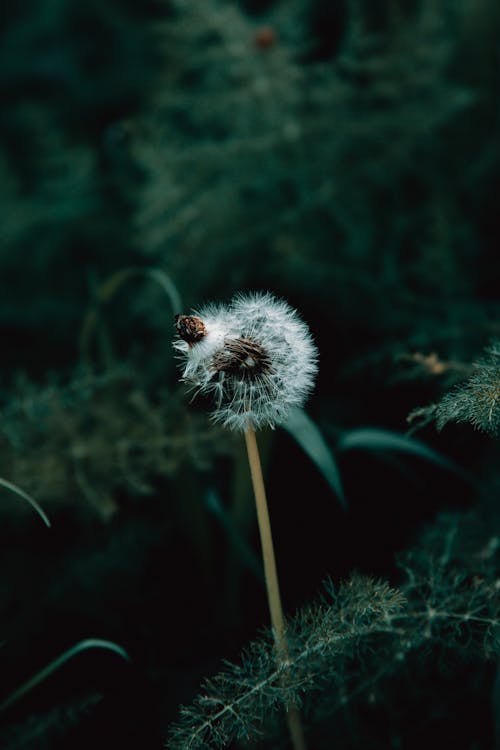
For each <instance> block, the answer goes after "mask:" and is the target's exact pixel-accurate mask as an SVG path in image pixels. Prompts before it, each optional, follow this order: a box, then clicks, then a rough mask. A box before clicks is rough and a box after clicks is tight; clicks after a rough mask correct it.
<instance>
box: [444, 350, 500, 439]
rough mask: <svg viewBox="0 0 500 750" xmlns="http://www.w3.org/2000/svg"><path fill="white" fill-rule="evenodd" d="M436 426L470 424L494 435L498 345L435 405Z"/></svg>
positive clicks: (499, 386) (498, 425)
mask: <svg viewBox="0 0 500 750" xmlns="http://www.w3.org/2000/svg"><path fill="white" fill-rule="evenodd" d="M435 414H436V424H437V427H438V429H440V430H441V429H442V428H443V427H444V426H445V424H447V423H448V422H470V423H471V424H472V425H473V426H474V427H475V428H476V429H478V430H482V431H483V432H488V433H490V434H492V435H496V434H497V433H498V430H499V429H500V344H499V343H495V344H493V345H492V346H490V347H489V348H488V349H487V350H486V357H484V358H483V359H481V360H479V362H477V364H476V365H475V372H474V374H473V375H472V376H471V377H470V378H469V379H468V380H467V381H466V382H465V383H463V384H461V385H459V386H457V387H456V388H455V389H454V390H453V391H452V392H451V393H447V394H446V395H445V396H444V397H443V398H442V399H441V401H440V402H439V403H438V404H437V405H436V412H435Z"/></svg>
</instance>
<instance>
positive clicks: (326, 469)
mask: <svg viewBox="0 0 500 750" xmlns="http://www.w3.org/2000/svg"><path fill="white" fill-rule="evenodd" d="M283 427H284V428H285V430H286V431H287V432H288V433H289V434H290V435H291V436H292V437H293V438H294V439H295V440H296V441H297V443H298V444H299V445H300V447H301V448H302V450H303V451H304V453H305V454H306V455H307V456H309V458H310V459H311V461H312V462H313V463H314V464H315V465H316V467H317V468H318V469H319V471H320V472H321V474H322V475H323V477H324V479H325V480H326V482H327V483H328V484H329V486H330V487H331V489H332V490H333V492H334V493H335V495H336V496H337V499H338V501H339V503H340V504H341V505H342V507H343V508H344V509H345V508H346V507H347V503H346V499H345V496H344V490H343V487H342V480H341V478H340V472H339V469H338V466H337V462H336V461H335V456H334V454H333V452H332V451H331V449H330V448H329V446H328V444H327V443H326V441H325V439H324V437H323V435H322V434H321V432H320V430H319V429H318V427H317V425H316V424H315V423H314V422H313V420H312V419H311V418H310V417H309V416H308V415H307V414H306V412H305V411H304V410H303V409H298V408H295V409H292V410H291V412H290V416H289V418H288V419H287V421H286V422H285V423H284V424H283Z"/></svg>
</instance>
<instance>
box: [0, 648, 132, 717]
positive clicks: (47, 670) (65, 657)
mask: <svg viewBox="0 0 500 750" xmlns="http://www.w3.org/2000/svg"><path fill="white" fill-rule="evenodd" d="M93 648H101V649H105V650H107V651H112V652H113V653H115V654H118V656H121V657H122V659H125V661H130V657H129V655H128V653H127V652H126V651H125V649H124V648H122V647H121V646H119V645H118V644H117V643H114V642H113V641H106V640H103V639H101V638H86V639H85V640H83V641H79V642H78V643H75V645H74V646H71V647H70V648H68V649H67V650H66V651H63V653H62V654H60V655H59V656H57V657H56V658H55V659H53V660H52V661H51V662H49V663H48V664H47V666H45V667H43V669H41V670H40V671H39V672H37V673H36V674H34V675H33V676H32V677H30V679H29V680H27V681H26V682H24V683H23V684H22V685H21V686H20V687H18V688H17V690H14V692H13V693H11V694H10V695H8V696H7V698H5V699H4V700H3V701H2V702H1V703H0V711H5V710H6V709H7V708H9V707H10V706H12V705H13V704H14V703H16V702H17V701H18V700H19V699H20V698H22V697H23V695H26V693H29V691H30V690H33V688H35V687H36V686H37V685H39V684H40V683H41V682H44V680H46V679H48V678H49V677H50V676H51V675H52V674H54V672H57V670H58V669H60V668H61V667H62V666H64V664H66V662H68V661H69V660H70V659H73V658H74V657H75V656H78V654H81V653H82V652H84V651H88V650H89V649H93Z"/></svg>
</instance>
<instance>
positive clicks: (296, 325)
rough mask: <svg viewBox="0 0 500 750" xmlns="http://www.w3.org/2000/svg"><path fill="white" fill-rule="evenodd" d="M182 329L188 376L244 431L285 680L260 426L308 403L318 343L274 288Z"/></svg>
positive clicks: (298, 729) (294, 722) (295, 714)
mask: <svg viewBox="0 0 500 750" xmlns="http://www.w3.org/2000/svg"><path fill="white" fill-rule="evenodd" d="M176 328H177V333H178V340H177V341H176V342H175V344H174V346H175V348H176V349H177V350H178V351H179V352H180V356H181V359H182V361H183V374H182V379H183V380H184V381H185V382H187V383H188V384H189V385H190V386H191V387H192V388H193V389H194V390H195V392H201V393H204V394H207V395H209V396H211V397H212V398H213V400H214V402H215V409H214V411H213V413H212V418H213V419H214V420H215V421H217V422H219V423H221V424H222V425H223V426H225V427H228V428H230V429H233V430H240V431H243V432H244V434H245V442H246V447H247V453H248V462H249V466H250V474H251V477H252V485H253V489H254V495H255V504H256V509H257V520H258V525H259V532H260V541H261V547H262V557H263V562H264V575H265V580H266V588H267V598H268V603H269V610H270V614H271V624H272V628H273V633H274V639H275V647H276V655H277V660H278V663H279V664H281V665H282V666H283V679H284V681H286V679H287V669H286V664H287V663H288V662H289V658H288V642H287V638H286V624H285V618H284V615H283V607H282V604H281V595H280V590H279V583H278V573H277V569H276V560H275V555H274V546H273V538H272V533H271V524H270V520H269V510H268V505H267V498H266V491H265V486H264V479H263V475H262V466H261V462H260V457H259V450H258V446H257V439H256V435H255V430H256V429H259V428H261V427H266V426H269V427H273V428H274V426H275V425H276V424H280V423H282V422H284V421H285V420H286V418H287V416H288V414H289V411H290V408H291V407H293V406H302V405H303V403H304V401H305V399H306V397H307V396H308V395H309V393H310V391H311V390H312V387H313V384H314V376H315V374H316V371H317V358H318V355H317V350H316V347H315V345H314V343H313V341H312V338H311V335H310V333H309V330H308V328H307V326H306V324H305V323H304V322H303V321H302V320H301V319H300V317H299V316H298V314H297V312H296V311H295V310H294V309H293V308H292V307H290V306H289V305H288V304H287V303H286V302H284V301H282V300H279V299H276V297H274V296H273V295H272V294H262V293H253V294H240V295H237V296H236V297H235V298H234V299H233V300H232V301H231V302H230V304H229V305H228V306H227V307H217V306H214V305H209V306H207V307H206V308H204V309H202V310H200V311H199V312H197V313H195V314H193V315H178V316H177V318H176ZM286 713H287V722H288V728H289V732H290V737H291V740H292V744H293V747H294V750H305V748H306V744H305V739H304V732H303V729H302V722H301V718H300V713H299V710H298V708H297V706H296V705H293V704H292V705H288V706H287V711H286Z"/></svg>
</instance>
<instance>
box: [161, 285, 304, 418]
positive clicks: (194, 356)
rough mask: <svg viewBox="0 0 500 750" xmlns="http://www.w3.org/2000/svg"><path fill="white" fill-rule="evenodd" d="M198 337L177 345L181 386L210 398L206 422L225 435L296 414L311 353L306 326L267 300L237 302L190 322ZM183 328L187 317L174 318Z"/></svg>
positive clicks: (250, 297)
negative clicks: (200, 331) (198, 327)
mask: <svg viewBox="0 0 500 750" xmlns="http://www.w3.org/2000/svg"><path fill="white" fill-rule="evenodd" d="M195 316H196V318H199V319H201V321H203V325H204V335H203V337H202V338H200V340H197V341H195V342H192V341H186V340H183V338H181V336H185V334H184V327H182V326H180V325H179V323H178V333H179V339H178V340H177V341H175V343H174V347H175V348H176V349H177V350H178V351H179V352H180V353H181V359H182V363H183V373H182V379H183V380H184V381H185V382H187V383H188V384H189V385H190V386H191V387H192V388H193V389H195V390H196V392H201V393H205V394H208V395H210V396H212V397H213V399H214V402H215V409H214V411H213V412H212V418H213V419H214V420H215V421H216V422H219V423H221V424H222V425H223V426H225V427H229V428H230V429H233V430H246V429H247V428H248V427H253V428H254V429H259V428H261V427H265V426H270V427H274V426H275V424H279V423H281V422H284V421H285V420H286V418H287V416H288V413H289V409H290V407H292V406H301V405H302V404H303V403H304V401H305V399H306V397H307V396H308V395H309V393H310V391H311V390H312V387H313V385H314V377H315V375H316V372H317V359H318V353H317V349H316V346H315V345H314V343H313V341H312V338H311V335H310V333H309V330H308V328H307V326H306V324H305V323H304V322H303V321H302V320H301V319H300V317H299V316H298V314H297V312H296V311H295V310H294V309H293V308H292V307H290V305H288V304H287V303H286V302H284V301H283V300H279V299H277V298H276V297H274V296H273V295H272V294H269V293H259V292H256V293H249V294H239V295H237V296H236V297H235V298H234V299H233V300H232V301H231V302H230V303H229V305H227V306H225V307H215V306H213V305H209V306H207V307H205V308H203V309H201V310H200V311H199V312H197V313H196V314H195ZM181 318H183V319H186V320H187V322H188V323H189V322H190V321H191V320H192V318H191V316H187V318H186V316H181Z"/></svg>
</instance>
